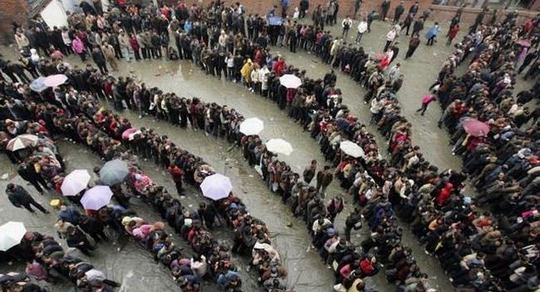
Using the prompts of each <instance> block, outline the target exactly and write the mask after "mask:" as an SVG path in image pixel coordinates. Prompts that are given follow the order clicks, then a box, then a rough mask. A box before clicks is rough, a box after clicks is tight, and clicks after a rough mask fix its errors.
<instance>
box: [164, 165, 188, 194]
mask: <svg viewBox="0 0 540 292" xmlns="http://www.w3.org/2000/svg"><path fill="white" fill-rule="evenodd" d="M167 170H168V171H169V174H170V175H171V176H172V178H173V181H174V184H175V186H176V192H177V193H178V195H179V196H180V195H181V194H182V193H183V191H184V188H183V183H182V179H183V176H184V172H183V171H182V169H181V168H180V167H179V166H178V165H176V164H171V165H170V166H169V168H168V169H167Z"/></svg>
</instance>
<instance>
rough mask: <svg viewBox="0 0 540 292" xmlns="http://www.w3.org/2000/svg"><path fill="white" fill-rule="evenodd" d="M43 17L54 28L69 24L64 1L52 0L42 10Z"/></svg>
mask: <svg viewBox="0 0 540 292" xmlns="http://www.w3.org/2000/svg"><path fill="white" fill-rule="evenodd" d="M40 15H41V17H42V18H43V20H44V21H45V23H47V25H48V26H49V27H50V28H52V27H53V26H57V27H62V26H67V15H66V11H65V10H64V6H63V5H62V2H60V1H59V0H52V1H51V2H50V3H49V5H47V6H46V7H45V8H44V9H43V10H42V11H41V12H40Z"/></svg>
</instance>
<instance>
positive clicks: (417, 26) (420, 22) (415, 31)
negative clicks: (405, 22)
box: [412, 18, 424, 35]
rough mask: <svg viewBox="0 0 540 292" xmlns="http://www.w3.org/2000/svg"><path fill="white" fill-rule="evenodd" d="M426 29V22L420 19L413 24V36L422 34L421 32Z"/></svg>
mask: <svg viewBox="0 0 540 292" xmlns="http://www.w3.org/2000/svg"><path fill="white" fill-rule="evenodd" d="M423 29H424V20H423V19H422V18H418V19H417V20H415V21H414V24H413V31H412V34H413V35H414V34H420V32H421V31H422V30H423Z"/></svg>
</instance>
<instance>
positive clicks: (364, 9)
mask: <svg viewBox="0 0 540 292" xmlns="http://www.w3.org/2000/svg"><path fill="white" fill-rule="evenodd" d="M211 1H212V0H202V3H204V5H207V4H208V3H210V2H211ZM400 1H401V0H391V5H390V9H389V11H388V16H387V17H392V16H393V14H394V9H395V8H396V6H397V5H399V2H400ZM186 2H188V3H190V1H186ZM198 2H201V1H198ZM221 2H224V3H226V4H227V5H231V4H232V3H236V2H240V3H242V4H244V6H245V7H246V9H247V12H248V13H259V14H266V13H267V12H268V11H269V10H270V9H271V7H272V6H273V5H276V6H278V7H279V3H280V1H279V0H266V1H264V0H222V1H221ZM299 2H300V0H289V3H290V8H289V15H292V13H293V11H294V7H297V6H298V4H299ZM354 2H355V1H354V0H340V1H339V3H340V7H339V15H340V16H341V17H345V16H347V15H352V14H353V13H354ZM363 2H364V3H363V4H362V6H361V8H360V13H361V15H362V16H366V15H367V13H369V12H370V11H371V10H376V11H380V5H381V3H382V0H364V1H363ZM414 2H415V1H413V0H404V5H405V12H407V11H408V10H409V7H410V6H412V5H413V4H414ZM326 3H327V0H310V1H309V11H308V14H309V15H311V12H312V11H313V10H314V8H316V7H317V5H321V6H323V7H324V5H326ZM431 3H432V0H419V4H420V9H419V10H418V13H419V14H421V13H422V11H424V10H427V9H429V8H432V9H433V13H432V14H431V15H432V20H433V19H437V20H438V21H439V22H448V21H450V19H451V18H452V17H453V16H454V14H455V11H456V8H455V7H448V6H439V5H432V4H431ZM532 9H533V10H536V11H532V10H531V11H520V14H522V15H524V16H532V17H534V15H536V14H537V13H538V11H537V10H539V9H540V0H535V3H534V4H533V5H532ZM478 12H480V9H479V8H465V10H464V13H463V17H462V21H463V22H465V23H472V22H474V19H475V17H476V15H477V14H478ZM402 17H404V16H402Z"/></svg>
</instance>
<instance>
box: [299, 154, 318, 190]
mask: <svg viewBox="0 0 540 292" xmlns="http://www.w3.org/2000/svg"><path fill="white" fill-rule="evenodd" d="M316 172H317V160H312V161H311V163H310V164H309V165H308V166H306V168H305V169H304V173H302V176H303V178H304V182H305V183H307V184H310V183H311V181H312V180H313V178H314V177H315V173H316Z"/></svg>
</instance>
